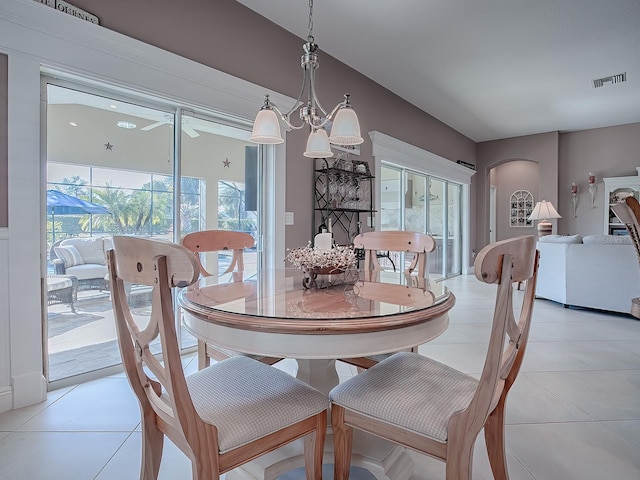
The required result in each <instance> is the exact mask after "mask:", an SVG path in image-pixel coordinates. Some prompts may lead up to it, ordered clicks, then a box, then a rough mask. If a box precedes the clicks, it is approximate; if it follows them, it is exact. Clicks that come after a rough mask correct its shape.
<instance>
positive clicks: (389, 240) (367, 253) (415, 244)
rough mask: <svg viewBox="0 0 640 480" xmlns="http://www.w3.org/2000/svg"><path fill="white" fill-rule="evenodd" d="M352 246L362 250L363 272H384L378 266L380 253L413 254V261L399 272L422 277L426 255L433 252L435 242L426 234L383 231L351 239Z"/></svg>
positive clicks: (425, 266)
mask: <svg viewBox="0 0 640 480" xmlns="http://www.w3.org/2000/svg"><path fill="white" fill-rule="evenodd" d="M353 246H354V248H356V249H361V250H364V265H363V268H364V270H365V271H382V270H384V268H383V267H382V265H380V256H379V253H380V252H387V253H390V252H405V253H409V254H413V259H412V261H411V264H410V265H409V267H407V268H406V269H401V270H402V271H404V272H405V273H408V274H411V273H414V272H417V274H418V276H420V277H424V276H426V272H427V253H429V252H433V251H434V250H435V248H436V241H435V240H434V239H433V237H432V236H431V235H428V234H426V233H418V232H406V231H395V230H393V231H392V230H385V231H380V232H365V233H361V234H359V235H357V236H356V237H355V238H354V239H353Z"/></svg>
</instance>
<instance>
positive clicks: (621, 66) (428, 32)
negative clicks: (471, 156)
mask: <svg viewBox="0 0 640 480" xmlns="http://www.w3.org/2000/svg"><path fill="white" fill-rule="evenodd" d="M238 1H239V2H240V3H242V4H243V5H246V6H247V7H249V8H251V9H252V10H254V11H256V12H258V13H259V14H261V15H263V16H264V17H266V18H268V19H269V20H271V21H273V22H275V23H276V24H278V25H280V26H282V27H283V28H285V29H286V30H289V31H290V32H292V33H294V34H295V35H297V36H299V37H301V38H303V39H304V38H306V36H307V21H308V13H309V5H308V2H307V1H305V0H269V1H264V0H238ZM313 20H314V27H313V34H314V37H315V41H316V43H317V44H318V45H319V46H320V50H321V51H324V52H327V53H328V54H330V55H332V56H333V57H335V58H337V59H338V60H340V61H342V62H344V63H346V64H348V65H350V66H352V67H353V68H354V69H356V70H358V71H359V72H361V73H363V74H364V75H366V76H367V77H369V78H371V79H372V80H374V81H375V82H377V83H379V84H380V85H383V86H384V87H386V88H387V89H389V90H391V91H392V92H394V93H396V94H397V95H399V96H400V97H402V98H404V99H406V100H407V101H409V102H411V103H412V104H414V105H416V106H418V107H419V108H421V109H422V110H424V111H426V112H428V113H430V114H431V115H433V116H434V117H436V118H438V119H440V120H441V121H443V122H444V123H446V124H448V125H450V126H451V127H453V128H455V129H456V130H458V131H459V132H461V133H463V134H465V135H467V136H468V137H470V138H471V139H473V140H475V141H478V142H479V141H485V140H494V139H499V138H507V137H515V136H520V135H527V134H533V133H541V132H548V131H555V130H558V131H575V130H584V129H589V128H597V127H604V126H611V125H620V124H626V123H634V122H640V0H599V1H596V0H394V1H391V0H387V1H381V0H316V1H315V3H314V7H313ZM291 61H292V62H298V61H299V59H298V58H292V59H291ZM320 63H321V64H322V56H320ZM623 72H626V74H627V81H626V82H625V83H618V84H611V83H609V84H605V86H603V87H601V88H597V89H596V88H594V87H593V86H592V82H591V81H592V80H593V79H596V78H601V77H607V76H611V75H615V74H618V73H623ZM321 81H322V77H321V76H320V77H319V79H318V82H321ZM350 93H351V94H352V102H353V104H354V107H355V108H356V111H357V92H350ZM321 100H322V99H321Z"/></svg>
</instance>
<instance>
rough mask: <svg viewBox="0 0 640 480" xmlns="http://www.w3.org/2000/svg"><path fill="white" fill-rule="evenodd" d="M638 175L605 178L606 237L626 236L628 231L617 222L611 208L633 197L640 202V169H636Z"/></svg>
mask: <svg viewBox="0 0 640 480" xmlns="http://www.w3.org/2000/svg"><path fill="white" fill-rule="evenodd" d="M636 171H637V174H636V175H631V176H628V177H610V178H603V179H602V180H603V181H604V205H605V208H604V209H603V210H604V233H605V234H606V235H624V234H626V233H627V229H626V227H625V226H624V224H622V223H621V222H619V221H617V217H616V215H615V214H614V213H613V210H611V207H612V206H613V205H615V204H616V203H619V202H621V201H624V199H625V198H626V197H627V196H629V195H632V196H634V197H635V198H636V199H638V200H640V167H636Z"/></svg>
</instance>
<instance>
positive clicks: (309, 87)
mask: <svg viewBox="0 0 640 480" xmlns="http://www.w3.org/2000/svg"><path fill="white" fill-rule="evenodd" d="M302 49H303V50H304V54H303V55H302V58H301V60H300V66H301V67H302V69H303V72H304V78H303V81H302V89H301V90H300V95H299V96H298V99H297V100H296V103H295V105H294V106H293V107H292V108H291V110H289V111H288V112H287V113H282V112H281V111H280V109H278V107H277V106H276V105H275V104H274V103H272V102H271V101H270V100H269V95H265V98H264V105H262V108H261V109H260V111H259V112H258V115H256V119H255V121H254V122H253V132H252V134H251V138H250V140H251V141H252V142H255V143H262V144H277V143H282V142H284V139H283V138H282V135H281V133H280V120H281V121H282V122H283V123H284V124H285V125H286V126H287V127H289V128H291V129H293V130H299V129H301V128H302V127H304V126H305V125H309V127H310V129H311V133H310V134H309V139H308V140H307V148H306V150H305V152H304V154H303V155H304V156H305V157H309V158H326V157H332V156H333V152H332V151H331V145H330V143H331V144H334V145H342V146H353V145H359V144H361V143H362V142H363V141H364V140H363V139H362V137H361V136H360V124H359V123H358V116H357V115H356V112H355V111H354V110H353V108H352V107H351V101H350V100H349V95H348V94H346V95H345V96H344V100H343V101H342V102H340V103H339V104H338V105H336V106H335V107H334V108H333V110H331V112H330V113H327V111H326V110H325V109H324V108H323V107H322V105H321V104H320V102H319V101H318V97H317V96H316V87H315V80H316V70H317V69H318V66H319V64H318V55H317V53H316V52H317V50H318V45H317V44H316V43H315V42H314V38H313V0H309V34H308V35H307V42H306V43H305V44H304V45H303V46H302ZM305 93H306V102H305V101H303V97H304V96H305ZM296 110H298V111H299V112H300V120H301V121H302V123H301V124H300V125H295V124H294V123H293V122H292V121H291V115H292V114H293V112H295V111H296ZM329 126H331V133H330V134H329V135H327V129H328V128H329Z"/></svg>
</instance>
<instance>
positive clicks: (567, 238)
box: [538, 235, 582, 243]
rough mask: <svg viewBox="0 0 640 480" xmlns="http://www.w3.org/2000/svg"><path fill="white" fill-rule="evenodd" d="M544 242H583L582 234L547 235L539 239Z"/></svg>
mask: <svg viewBox="0 0 640 480" xmlns="http://www.w3.org/2000/svg"><path fill="white" fill-rule="evenodd" d="M538 241H539V242H542V243H582V235H545V236H544V237H540V238H539V239H538Z"/></svg>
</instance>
